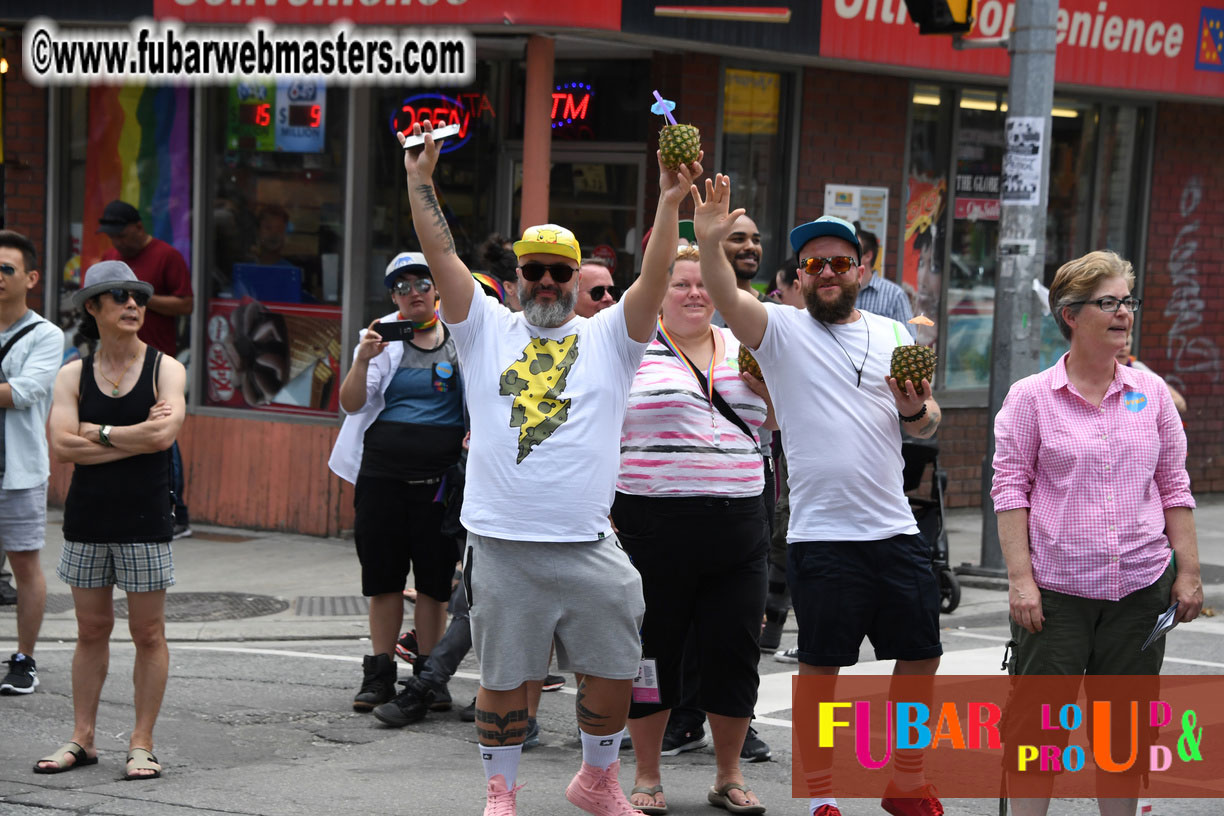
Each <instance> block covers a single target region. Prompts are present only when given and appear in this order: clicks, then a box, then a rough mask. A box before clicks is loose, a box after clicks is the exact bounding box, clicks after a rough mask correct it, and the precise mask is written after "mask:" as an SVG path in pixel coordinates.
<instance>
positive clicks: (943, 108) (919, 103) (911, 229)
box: [898, 85, 954, 387]
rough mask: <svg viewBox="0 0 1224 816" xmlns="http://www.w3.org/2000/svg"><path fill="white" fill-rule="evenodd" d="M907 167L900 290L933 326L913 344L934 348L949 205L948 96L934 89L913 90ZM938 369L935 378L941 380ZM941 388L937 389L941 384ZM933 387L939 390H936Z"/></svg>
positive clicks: (919, 328)
mask: <svg viewBox="0 0 1224 816" xmlns="http://www.w3.org/2000/svg"><path fill="white" fill-rule="evenodd" d="M913 103H914V104H913V107H912V108H911V111H912V114H911V122H910V145H909V167H908V168H907V171H906V185H905V209H904V212H905V230H904V231H903V232H902V233H901V250H900V252H899V253H898V258H900V263H901V286H902V287H903V288H904V289H905V291H906V293H907V294H909V295H910V297H911V299H912V300H913V301H914V313H915V314H923V315H926V316H927V317H928V318H930V319H931V321H932V322H934V323H935V325H934V326H916V327H915V328H916V330H917V335H918V342H919V343H921V344H923V345H926V346H935V345H936V344H937V341H938V339H939V332H940V328H941V326H940V323H941V315H940V309H939V304H940V298H941V297H942V289H943V287H942V283H941V282H942V274H941V272H942V265H943V258H944V244H945V243H946V230H945V229H944V221H945V219H944V211H945V207H946V206H947V200H948V145H949V143H950V142H951V140H952V106H953V104H954V100H953V93H952V91H950V90H948V89H941V88H938V87H936V86H929V85H918V86H915V88H914V96H913ZM943 368H944V367H943V366H940V367H939V368H938V369H936V377H937V378H938V377H942V376H943V372H942V369H943ZM941 384H942V383H941ZM936 387H939V385H937V386H936Z"/></svg>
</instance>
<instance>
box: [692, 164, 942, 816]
mask: <svg viewBox="0 0 1224 816" xmlns="http://www.w3.org/2000/svg"><path fill="white" fill-rule="evenodd" d="M692 192H693V198H694V200H695V201H696V202H697V208H696V213H695V215H694V219H693V221H694V227H695V229H696V232H697V243H698V244H699V245H701V246H709V245H711V244H713V243H715V242H717V241H719V240H720V239H721V238H722V237H723V236H725V235H726V234H727V233H729V232H730V231H731V230H732V229H733V228H734V225H735V222H736V219H737V218H738V216H739V214H740V213H742V212H743V211H742V210H737V211H735V212H730V213H729V212H728V210H729V207H730V205H729V196H728V195H727V186H726V185H722V184H718V183H717V182H716V183H714V184H711V183H710V182H709V181H707V182H706V196H705V198H704V199H702V197H701V196H700V194H699V191H698V190H697V188H696V187H695V186H694V188H693V191H692ZM790 239H791V246H792V247H793V248H794V250H795V253H796V255H797V256H798V261H799V275H800V278H801V280H802V291H803V298H804V302H805V304H806V306H807V308H806V309H803V310H800V309H794V308H791V307H788V306H778V305H775V304H768V305H766V304H762V303H760V302H759V301H758V300H757V299H756V298H755V297H753V296H752V295H750V294H747V293H745V292H743V291H742V290H740V289H737V288H736V285H735V275H734V273H733V272H732V270H731V266H730V264H728V263H727V262H726V259H725V258H724V257H723V256H722V254H720V253H717V252H710V253H705V254H703V255H702V256H701V274H702V278H703V279H704V280H705V285H706V291H707V292H708V293H709V295H710V299H711V300H713V301H714V305H715V306H716V307H717V308H718V310H719V311H720V312H721V313H722V316H723V318H724V319H725V320H726V321H727V325H728V326H729V327H730V328H731V330H732V332H734V333H735V336H736V337H738V338H739V340H740V342H742V343H745V344H746V345H748V346H749V347H750V348H751V349H752V350H753V355H754V356H755V357H756V359H757V361H758V362H759V363H760V365H761V371H762V372H763V373H764V375H765V382H767V383H769V392H770V395H771V396H772V398H773V405H774V410H775V412H776V414H777V418H778V424H779V425H780V427H781V429H782V444H783V447H784V448H785V449H786V455H787V459H788V467H789V483H790V501H791V516H790V523H789V527H788V529H787V544H788V563H787V583H788V584H789V585H790V591H791V601H792V603H793V605H794V610H795V617H796V619H797V620H798V623H799V647H798V649H797V651H796V655H797V657H798V659H799V673H800V674H816V675H836V674H837V673H838V671H839V669H840V668H841V667H842V666H851V665H854V663H856V662H857V661H858V654H859V647H860V645H861V644H862V641H863V638H864V637H867V638H869V639H870V640H871V643H872V645H873V646H874V647H875V654H876V658H877V659H880V660H890V659H891V660H896V664H895V668H894V673H895V674H898V675H932V674H934V673H935V671H936V669H937V668H938V667H939V658H940V655H941V654H942V653H943V648H942V646H941V645H940V641H939V586H938V584H937V583H936V580H935V575H934V572H933V571H932V570H931V557H930V548H929V547H928V546H927V545H926V544H924V543H923V541H922V539H921V537H920V536H919V535H918V527H917V525H916V524H915V523H914V516H913V513H912V511H911V510H910V507H909V503H908V501H907V499H906V497H905V492H904V489H903V486H902V478H901V472H902V467H903V463H902V459H901V432H900V429H899V427H898V422H897V420H898V417H900V419H901V421H902V422H903V423H904V426H905V429H906V432H907V433H909V434H910V435H911V436H915V437H929V436H931V435H932V434H934V433H935V430H936V428H937V427H938V426H939V419H940V410H939V405H938V403H936V402H935V400H934V398H933V397H932V396H931V384H930V383H929V382H928V381H927V380H925V379H924V380H923V381H922V382H921V383H914V382H910V381H909V380H907V381H905V382H904V383H898V382H897V381H896V380H895V379H893V378H892V377H890V376H889V367H890V366H889V363H890V360H891V357H892V351H893V349H894V348H896V347H897V346H898V345H903V344H908V343H910V342H911V339H910V335H909V332H908V331H907V328H906V326H905V325H904V324H901V323H898V322H897V321H895V320H892V319H890V318H886V317H881V316H880V315H875V314H871V313H870V312H865V311H860V310H859V309H857V308H855V299H856V298H857V296H858V288H859V280H860V276H861V275H862V273H863V266H862V248H861V246H860V244H859V240H858V237H857V235H856V233H855V230H854V227H853V226H852V225H851V224H849V223H848V222H846V221H844V220H842V219H840V218H836V217H834V216H823V217H821V218H819V219H817V220H816V221H813V222H810V223H807V224H802V225H800V226H798V227H796V228H795V229H794V230H792V232H791V235H790ZM814 764H815V765H816V767H815V768H813V767H810V766H805V774H806V776H807V782H808V786H809V790H810V791H811V793H812V799H811V801H810V803H809V804H810V807H809V810H810V813H812V814H813V816H840V814H841V811H840V810H838V807H837V802H836V800H835V799H834V798H833V796H832V779H831V764H830V765H829V766H828V767H824V768H822V767H819V764H818V763H814ZM894 769H895V773H894V776H893V779H892V781H891V783H890V784H889V788H888V790H887V791H886V793H885V797H884V800H883V802H881V805H882V806H883V808H884V809H885V810H886V811H888V812H889V813H891V814H894V816H937V814H942V813H943V807H942V805H941V804H940V803H939V800H938V798H937V796H936V794H935V791H934V788H933V787H931V786H930V785H929V784H927V782H926V779H925V776H924V774H923V770H922V754H921V752H920V751H914V750H898V751H897V755H896V762H895V763H894Z"/></svg>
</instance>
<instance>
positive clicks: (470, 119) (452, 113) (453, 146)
mask: <svg viewBox="0 0 1224 816" xmlns="http://www.w3.org/2000/svg"><path fill="white" fill-rule="evenodd" d="M485 111H488V113H489V115H490V116H492V117H494V118H496V117H497V113H496V112H495V111H494V110H493V105H492V104H491V103H490V102H489V97H488V96H487V95H485V94H482V93H461V94H456V95H455V96H447V95H446V94H437V93H431V94H417V95H416V96H410V97H408V98H407V99H405V100H404V101H403V102H401V103H400V104H399V107H398V108H396V109H395V110H393V111H391V132H392V133H405V134H408V133H412V126H413V125H415V124H416V123H417V122H424V121H425V120H427V119H428V120H429V121H430V122H431V123H432V124H433V125H434V127H441V126H443V125H458V126H459V135H458V136H457V137H455V138H453V139H447V140H446V141H444V142H443V143H442V147H441V151H440V152H442V153H450V152H451V151H453V150H458V149H459V148H461V147H463V146H464V145H465V144H467V142H468V139H469V138H471V135H472V125H473V124H475V122H474V120H475V119H478V118H479V117H480V115H481V114H483V113H484V112H485Z"/></svg>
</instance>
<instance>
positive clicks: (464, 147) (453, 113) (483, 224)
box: [361, 61, 505, 326]
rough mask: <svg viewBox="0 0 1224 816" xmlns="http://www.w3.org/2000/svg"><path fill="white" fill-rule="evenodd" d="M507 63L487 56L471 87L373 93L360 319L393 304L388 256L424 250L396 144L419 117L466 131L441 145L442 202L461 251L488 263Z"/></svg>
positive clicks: (470, 260) (468, 259) (437, 182)
mask: <svg viewBox="0 0 1224 816" xmlns="http://www.w3.org/2000/svg"><path fill="white" fill-rule="evenodd" d="M502 73H503V71H502V65H501V63H490V62H483V61H482V62H480V63H478V64H477V68H476V81H475V82H474V83H473V84H472V85H470V86H467V87H464V88H453V89H447V88H439V89H418V90H416V91H413V92H408V93H406V92H405V91H403V90H402V89H395V90H393V89H381V90H379V91H378V92H377V93H375V94H374V99H373V102H372V114H373V117H374V121H373V122H371V124H370V150H369V155H370V163H371V173H372V176H371V180H372V183H371V184H370V215H369V224H370V233H369V236H368V239H366V240H368V242H369V246H370V266H369V269H368V270H367V275H366V284H365V303H364V304H363V306H362V319H361V325H362V326H368V325H369V324H370V321H372V320H373V319H374V318H376V317H381V316H382V315H384V314H386V313H387V312H388V311H390V310H391V301H390V298H389V297H388V295H387V290H386V288H385V287H384V286H383V270H385V269H386V266H387V262H388V261H390V260H391V259H392V258H393V257H395V256H396V255H397V254H398V253H400V252H405V251H419V250H420V242H419V241H418V240H417V236H416V230H415V229H414V228H413V224H412V209H411V207H410V206H409V203H408V191H407V187H406V185H405V179H404V158H403V153H402V152H401V151H400V150H398V149H396V148H394V147H393V146H394V145H395V132H396V130H401V131H410V130H411V129H412V125H413V124H414V123H416V122H418V121H422V120H425V119H429V120H430V121H432V122H442V123H443V124H457V125H459V128H460V130H459V135H458V136H456V137H453V138H451V139H448V140H446V141H444V142H443V143H442V148H441V150H442V157H441V158H440V159H439V160H438V166H437V169H436V170H435V171H434V186H435V187H436V188H437V191H438V203H439V204H440V205H441V206H442V211H443V212H444V213H445V214H446V220H447V223H448V225H449V226H450V230H451V234H452V235H453V236H454V238H455V249H456V251H457V252H458V253H459V257H460V258H462V259H463V261H464V263H466V264H467V265H468V267H469V268H470V269H473V270H479V269H484V268H486V264H485V262H484V260H483V259H482V258H480V257H479V254H480V249H481V245H482V244H483V242H484V241H485V239H486V238H487V237H488V236H489V233H490V232H492V231H493V229H494V228H495V218H494V210H495V208H496V191H497V145H498V141H497V126H498V117H500V116H504V115H505V111H503V110H501V109H500V99H501V93H500V92H499V91H500V87H501V77H502Z"/></svg>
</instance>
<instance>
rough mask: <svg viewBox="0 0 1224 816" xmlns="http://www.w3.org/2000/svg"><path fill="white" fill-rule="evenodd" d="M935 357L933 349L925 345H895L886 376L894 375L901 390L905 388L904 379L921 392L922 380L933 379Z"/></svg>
mask: <svg viewBox="0 0 1224 816" xmlns="http://www.w3.org/2000/svg"><path fill="white" fill-rule="evenodd" d="M936 359H938V358H937V357H936V356H935V351H934V349H931V348H929V347H927V346H897V347H896V348H895V349H893V353H892V365H890V366H889V370H888V376H890V377H895V378H896V380H897V385H899V386H900V387H901V389H902V390H905V381H906V380H909V381H910V382H912V383H913V384H914V390H915V391H916V392H918V393H919V394H922V392H923V388H922V381H923V380H924V379H925V380H926V381H927V382H930V381H931V380H933V379H935V360H936Z"/></svg>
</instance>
